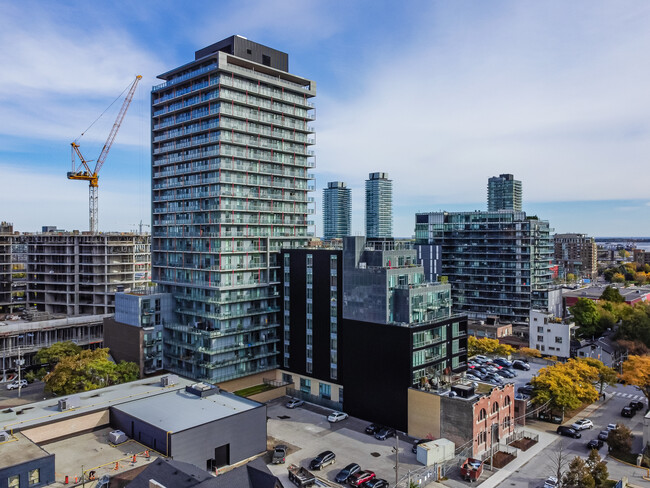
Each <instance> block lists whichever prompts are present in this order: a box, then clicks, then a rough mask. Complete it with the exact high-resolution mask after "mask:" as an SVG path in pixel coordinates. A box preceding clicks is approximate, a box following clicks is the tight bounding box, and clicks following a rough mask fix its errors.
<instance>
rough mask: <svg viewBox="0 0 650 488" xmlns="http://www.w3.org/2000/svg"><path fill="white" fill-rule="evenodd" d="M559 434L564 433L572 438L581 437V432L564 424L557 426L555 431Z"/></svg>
mask: <svg viewBox="0 0 650 488" xmlns="http://www.w3.org/2000/svg"><path fill="white" fill-rule="evenodd" d="M556 432H557V433H558V434H560V435H564V436H567V437H573V438H574V439H580V438H581V437H582V434H581V433H580V432H578V431H577V430H575V429H573V428H572V427H568V426H566V425H560V426H559V427H558V428H557V431H556Z"/></svg>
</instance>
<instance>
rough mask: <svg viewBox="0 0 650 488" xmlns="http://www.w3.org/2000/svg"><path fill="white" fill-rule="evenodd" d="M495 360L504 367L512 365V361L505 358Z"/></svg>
mask: <svg viewBox="0 0 650 488" xmlns="http://www.w3.org/2000/svg"><path fill="white" fill-rule="evenodd" d="M493 362H494V363H496V364H498V365H499V366H503V367H504V368H510V367H512V363H511V362H510V361H508V360H507V359H505V358H496V359H495V360H494V361H493Z"/></svg>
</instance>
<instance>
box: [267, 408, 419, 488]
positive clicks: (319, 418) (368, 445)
mask: <svg viewBox="0 0 650 488" xmlns="http://www.w3.org/2000/svg"><path fill="white" fill-rule="evenodd" d="M286 401H287V398H286V397H285V398H281V399H278V400H275V401H273V402H271V403H269V404H268V406H267V408H268V410H267V418H268V422H267V427H268V428H267V432H268V436H269V438H270V441H271V442H272V443H273V444H275V443H277V444H287V445H288V446H289V455H288V456H287V461H286V464H284V465H282V464H276V465H269V469H270V470H271V471H272V472H273V474H274V475H276V476H277V477H278V478H280V481H281V482H282V483H283V484H284V485H285V486H292V484H291V482H290V481H289V478H288V476H287V466H288V465H289V464H296V465H299V466H303V467H305V468H309V462H310V461H311V460H312V459H313V458H314V457H316V455H318V453H320V452H323V451H327V450H329V451H333V452H334V453H335V454H336V463H335V464H334V465H330V466H328V467H326V468H324V469H323V470H322V471H318V472H316V473H315V474H316V475H317V476H319V477H321V478H324V479H326V480H328V481H330V482H334V477H335V476H336V473H338V472H339V471H340V470H341V469H343V468H344V467H345V466H346V465H347V464H349V463H358V464H359V465H360V466H361V468H362V469H369V470H371V471H374V472H375V473H376V475H377V477H378V478H384V479H385V480H387V481H388V482H389V483H390V485H391V486H393V484H394V483H395V464H396V462H397V461H398V462H399V470H398V473H399V477H400V478H401V477H402V476H406V475H407V474H408V471H409V470H413V469H417V468H421V467H422V465H421V464H420V463H418V462H417V460H416V458H415V454H413V453H412V452H411V447H412V445H413V444H412V440H411V439H410V438H406V437H404V436H403V434H402V433H400V435H399V436H398V439H396V438H390V439H388V440H385V441H379V440H377V439H375V438H374V437H373V436H370V435H367V434H366V433H365V432H364V429H365V428H366V426H367V425H369V424H370V422H366V421H364V420H361V419H357V418H354V417H350V418H348V419H346V420H343V421H341V422H337V423H335V424H330V423H329V422H328V421H327V414H329V413H330V412H331V410H326V409H324V408H322V407H320V406H316V405H311V404H308V403H305V405H304V406H303V407H299V408H295V409H288V408H286V407H285V406H284V403H285V402H286ZM396 446H398V451H397V455H396V453H395V447H396Z"/></svg>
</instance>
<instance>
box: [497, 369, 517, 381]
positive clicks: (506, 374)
mask: <svg viewBox="0 0 650 488" xmlns="http://www.w3.org/2000/svg"><path fill="white" fill-rule="evenodd" d="M497 374H498V375H499V376H502V377H504V378H508V379H510V378H514V377H515V376H516V375H515V374H514V373H511V372H510V370H508V369H506V368H503V369H502V370H500V371H499V372H498V373H497Z"/></svg>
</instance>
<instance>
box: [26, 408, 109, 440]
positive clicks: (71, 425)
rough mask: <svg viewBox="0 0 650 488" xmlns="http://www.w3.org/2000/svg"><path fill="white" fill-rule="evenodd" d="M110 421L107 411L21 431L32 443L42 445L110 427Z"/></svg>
mask: <svg viewBox="0 0 650 488" xmlns="http://www.w3.org/2000/svg"><path fill="white" fill-rule="evenodd" d="M109 420H110V416H109V411H108V409H106V410H102V411H100V412H94V413H90V414H88V415H82V416H79V417H74V418H69V419H66V420H62V421H60V422H52V423H49V424H47V425H43V426H40V427H34V428H32V429H26V430H21V433H22V434H24V435H25V437H27V438H28V439H30V440H31V441H33V442H35V443H37V444H42V443H45V442H53V441H55V440H58V439H61V438H64V437H68V436H73V435H78V434H81V433H83V432H90V431H93V430H95V429H100V428H103V427H106V426H108V425H109Z"/></svg>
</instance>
